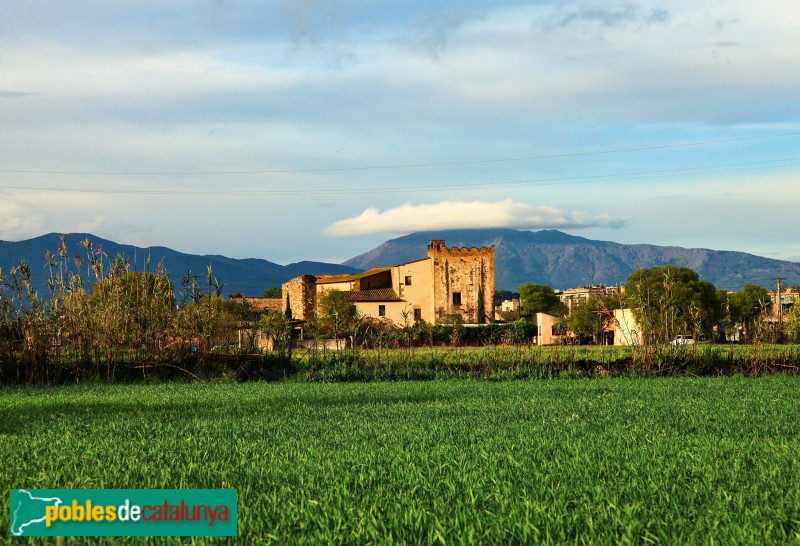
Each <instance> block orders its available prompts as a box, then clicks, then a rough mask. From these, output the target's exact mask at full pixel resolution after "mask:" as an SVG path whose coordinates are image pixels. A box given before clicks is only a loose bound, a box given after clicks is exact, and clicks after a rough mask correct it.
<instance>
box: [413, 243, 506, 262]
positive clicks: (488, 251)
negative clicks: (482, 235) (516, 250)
mask: <svg viewBox="0 0 800 546" xmlns="http://www.w3.org/2000/svg"><path fill="white" fill-rule="evenodd" d="M428 257H429V258H448V257H454V258H455V257H458V258H477V257H483V258H489V257H492V258H494V245H492V246H489V247H485V246H482V247H480V248H478V247H475V246H473V247H466V246H461V247H459V246H454V247H450V248H448V247H447V245H446V244H445V242H444V241H443V240H433V241H431V242H430V243H428Z"/></svg>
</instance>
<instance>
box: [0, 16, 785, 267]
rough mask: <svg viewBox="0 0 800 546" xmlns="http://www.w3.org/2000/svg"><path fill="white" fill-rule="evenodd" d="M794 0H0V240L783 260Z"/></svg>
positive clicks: (225, 250)
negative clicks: (465, 231) (611, 247)
mask: <svg viewBox="0 0 800 546" xmlns="http://www.w3.org/2000/svg"><path fill="white" fill-rule="evenodd" d="M799 175H800V10H798V9H797V6H796V2H795V1H793V0H763V1H761V2H753V1H752V0H693V1H688V0H671V1H669V2H667V1H664V0H658V1H647V0H643V1H638V2H613V1H612V2H609V1H605V0H604V1H599V0H598V1H582V0H577V1H569V0H564V1H549V0H540V1H532V2H522V1H511V0H492V1H482V0H461V1H425V2H416V1H407V2H398V1H392V2H390V1H386V2H375V1H367V0H297V1H284V2H264V1H258V2H256V1H239V0H194V1H191V0H171V1H169V2H155V1H147V0H136V1H133V0H104V1H102V2H101V1H96V0H95V1H92V0H74V1H72V0H71V1H69V2H63V1H55V0H3V2H2V17H0V239H2V240H10V241H18V240H24V239H27V238H30V237H34V236H37V235H42V234H45V233H49V232H64V233H71V232H90V233H93V234H95V235H98V236H100V237H104V238H107V239H111V240H114V241H116V242H120V243H127V244H134V245H139V246H156V245H157V246H168V247H171V248H173V249H175V250H179V251H183V252H190V253H197V254H223V255H226V256H230V257H235V258H250V257H252V258H264V259H268V260H270V261H274V262H277V263H283V264H286V263H291V262H296V261H300V260H317V261H328V262H341V261H344V260H346V259H348V258H351V257H353V256H356V255H358V254H360V253H362V252H366V251H367V250H370V249H371V248H373V247H375V246H377V245H378V244H380V243H381V242H383V241H385V240H387V239H389V238H394V237H397V236H400V235H403V234H406V233H410V232H413V231H420V230H428V229H448V228H488V227H511V228H517V229H528V230H539V229H560V230H562V231H565V232H567V233H571V234H574V235H580V236H583V237H587V238H590V239H599V240H605V241H616V242H620V243H649V244H658V245H674V246H683V247H701V248H712V249H717V250H740V251H745V252H751V253H753V254H758V255H761V256H767V257H772V258H778V259H790V260H795V261H800V238H798V237H797V234H798V233H800V210H799V209H800V187H799V184H800V176H799Z"/></svg>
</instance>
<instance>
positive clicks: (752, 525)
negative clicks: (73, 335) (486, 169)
mask: <svg viewBox="0 0 800 546" xmlns="http://www.w3.org/2000/svg"><path fill="white" fill-rule="evenodd" d="M798 400H800V379H798V378H797V377H789V376H782V375H772V376H766V377H760V378H742V377H728V378H700V379H694V378H658V379H623V378H606V379H591V380H588V379H581V380H552V381H505V382H487V381H469V380H464V381H429V382H378V383H346V384H315V383H292V382H283V383H271V384H270V383H247V384H203V383H195V384H175V383H172V384H164V385H152V386H151V385H135V386H129V385H101V386H77V387H60V388H48V389H32V388H31V389H3V390H0V481H2V483H3V484H4V486H5V487H6V489H5V490H4V491H3V492H2V497H0V536H2V537H4V538H3V539H2V540H9V541H10V539H7V538H5V537H8V533H9V529H8V525H9V519H8V518H9V506H8V488H9V487H15V488H22V487H25V488H156V487H158V488H173V487H174V488H219V487H233V488H236V489H237V490H238V492H239V510H240V516H239V538H240V541H242V542H262V541H270V540H272V541H275V542H280V543H286V542H288V543H314V544H315V543H320V542H321V543H331V542H332V543H341V542H349V543H359V544H361V543H370V542H375V543H412V544H415V543H456V544H458V543H464V544H473V543H480V542H483V543H495V544H509V543H532V542H533V543H538V542H541V543H578V544H584V543H585V544H598V543H605V544H618V543H622V544H625V543H637V544H640V543H665V544H687V543H703V544H710V543H716V544H733V543H758V544H762V543H776V544H785V543H800V418H799V415H798V414H799V413H800V412H799V411H798V410H800V402H798ZM81 540H82V539H69V540H68V541H67V543H68V544H72V543H73V542H76V543H79V542H81ZM178 541H179V540H178V539H172V540H171V542H178ZM13 542H14V543H18V542H21V541H19V540H18V539H15V540H14V541H13ZM152 542H159V543H160V542H162V540H161V539H155V540H152Z"/></svg>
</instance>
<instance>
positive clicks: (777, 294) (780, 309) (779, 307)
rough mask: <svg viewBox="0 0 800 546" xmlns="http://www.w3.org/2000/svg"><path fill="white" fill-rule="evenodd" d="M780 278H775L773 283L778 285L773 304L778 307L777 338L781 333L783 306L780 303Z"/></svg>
mask: <svg viewBox="0 0 800 546" xmlns="http://www.w3.org/2000/svg"><path fill="white" fill-rule="evenodd" d="M782 280H783V279H782V278H781V277H777V278H776V279H775V282H777V283H778V292H777V293H776V294H775V303H776V304H777V305H778V336H779V337H780V334H781V332H783V304H782V303H781V281H782Z"/></svg>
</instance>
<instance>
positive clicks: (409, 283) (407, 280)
mask: <svg viewBox="0 0 800 546" xmlns="http://www.w3.org/2000/svg"><path fill="white" fill-rule="evenodd" d="M406 286H411V277H410V276H408V275H407V276H406Z"/></svg>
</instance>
